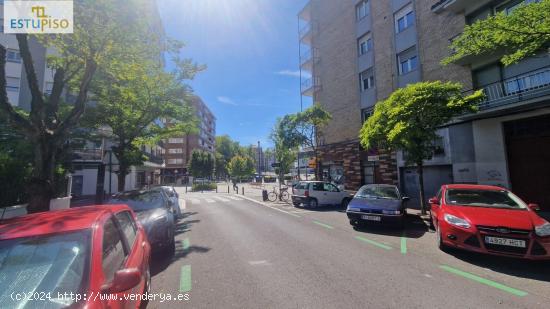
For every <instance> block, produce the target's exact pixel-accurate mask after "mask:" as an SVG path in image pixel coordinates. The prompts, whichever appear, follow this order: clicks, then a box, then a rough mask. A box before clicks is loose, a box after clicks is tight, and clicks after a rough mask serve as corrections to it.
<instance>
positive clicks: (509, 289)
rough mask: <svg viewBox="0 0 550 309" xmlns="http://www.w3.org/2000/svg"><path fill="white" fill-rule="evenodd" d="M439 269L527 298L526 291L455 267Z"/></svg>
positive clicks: (443, 266) (441, 266) (444, 266)
mask: <svg viewBox="0 0 550 309" xmlns="http://www.w3.org/2000/svg"><path fill="white" fill-rule="evenodd" d="M439 268H441V269H443V270H445V271H447V272H449V273H452V274H455V275H457V276H461V277H464V278H467V279H470V280H472V281H476V282H478V283H481V284H484V285H488V286H490V287H493V288H495V289H499V290H502V291H504V292H508V293H510V294H512V295H516V296H520V297H523V296H527V292H525V291H522V290H518V289H514V288H512V287H509V286H506V285H504V284H501V283H498V282H495V281H492V280H489V279H485V278H482V277H479V276H476V275H474V274H471V273H468V272H465V271H462V270H460V269H456V268H453V267H450V266H447V265H440V266H439Z"/></svg>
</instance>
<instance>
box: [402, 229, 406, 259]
mask: <svg viewBox="0 0 550 309" xmlns="http://www.w3.org/2000/svg"><path fill="white" fill-rule="evenodd" d="M401 254H407V232H405V231H403V234H401Z"/></svg>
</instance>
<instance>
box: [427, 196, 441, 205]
mask: <svg viewBox="0 0 550 309" xmlns="http://www.w3.org/2000/svg"><path fill="white" fill-rule="evenodd" d="M428 203H430V204H434V205H439V199H438V198H437V197H432V198H431V199H429V200H428Z"/></svg>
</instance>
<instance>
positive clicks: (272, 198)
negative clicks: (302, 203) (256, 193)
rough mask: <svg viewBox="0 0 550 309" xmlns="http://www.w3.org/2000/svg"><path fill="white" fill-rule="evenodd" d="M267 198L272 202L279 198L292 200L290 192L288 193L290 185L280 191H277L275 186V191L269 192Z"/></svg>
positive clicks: (286, 200)
mask: <svg viewBox="0 0 550 309" xmlns="http://www.w3.org/2000/svg"><path fill="white" fill-rule="evenodd" d="M267 199H268V200H269V201H270V202H275V201H276V200H277V199H278V200H280V201H282V202H288V201H290V193H288V187H284V188H281V189H280V192H279V193H277V189H276V188H275V187H274V188H273V191H271V192H269V193H268V194H267Z"/></svg>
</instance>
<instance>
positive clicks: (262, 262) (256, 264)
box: [248, 260, 271, 266]
mask: <svg viewBox="0 0 550 309" xmlns="http://www.w3.org/2000/svg"><path fill="white" fill-rule="evenodd" d="M248 264H250V265H252V266H259V265H271V263H269V262H268V261H266V260H261V261H250V262H248Z"/></svg>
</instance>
